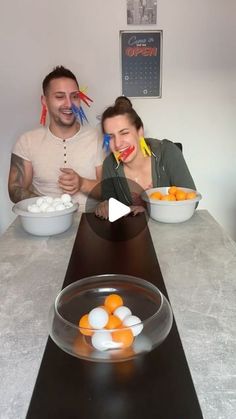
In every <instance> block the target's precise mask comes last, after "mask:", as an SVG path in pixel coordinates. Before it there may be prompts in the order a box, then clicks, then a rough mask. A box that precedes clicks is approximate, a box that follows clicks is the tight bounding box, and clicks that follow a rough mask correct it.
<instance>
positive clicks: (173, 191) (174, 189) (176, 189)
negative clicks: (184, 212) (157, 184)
mask: <svg viewBox="0 0 236 419" xmlns="http://www.w3.org/2000/svg"><path fill="white" fill-rule="evenodd" d="M177 191H178V188H177V186H170V187H169V189H168V193H169V194H171V195H175V194H176V192H177Z"/></svg>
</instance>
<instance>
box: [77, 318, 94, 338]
mask: <svg viewBox="0 0 236 419" xmlns="http://www.w3.org/2000/svg"><path fill="white" fill-rule="evenodd" d="M89 329H91V326H90V324H89V321H88V314H84V315H83V316H82V317H81V319H80V321H79V330H80V332H81V333H82V335H85V336H92V334H93V332H92V330H89Z"/></svg>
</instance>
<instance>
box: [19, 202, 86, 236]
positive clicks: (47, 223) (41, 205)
mask: <svg viewBox="0 0 236 419" xmlns="http://www.w3.org/2000/svg"><path fill="white" fill-rule="evenodd" d="M77 209H78V204H77V203H73V202H72V200H71V196H70V195H69V194H62V195H61V196H59V197H56V198H52V197H51V196H40V197H34V198H28V199H24V200H22V201H20V202H17V204H15V205H14V206H13V208H12V211H13V212H14V213H15V214H17V215H19V218H20V221H21V224H22V227H23V229H24V230H25V231H26V232H27V233H30V234H33V235H36V236H52V235H54V234H60V233H63V232H64V231H66V230H68V228H70V226H71V224H72V221H73V215H74V212H75V211H77Z"/></svg>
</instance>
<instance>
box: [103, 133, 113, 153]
mask: <svg viewBox="0 0 236 419" xmlns="http://www.w3.org/2000/svg"><path fill="white" fill-rule="evenodd" d="M110 139H111V137H110V135H109V134H104V136H103V144H102V148H105V151H106V153H108V152H109V151H110Z"/></svg>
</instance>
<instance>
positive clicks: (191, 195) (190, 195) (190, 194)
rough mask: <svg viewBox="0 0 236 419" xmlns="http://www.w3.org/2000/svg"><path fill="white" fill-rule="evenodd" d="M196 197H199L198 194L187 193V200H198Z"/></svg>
mask: <svg viewBox="0 0 236 419" xmlns="http://www.w3.org/2000/svg"><path fill="white" fill-rule="evenodd" d="M196 196H197V194H196V192H187V193H186V198H185V199H194V198H196Z"/></svg>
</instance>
